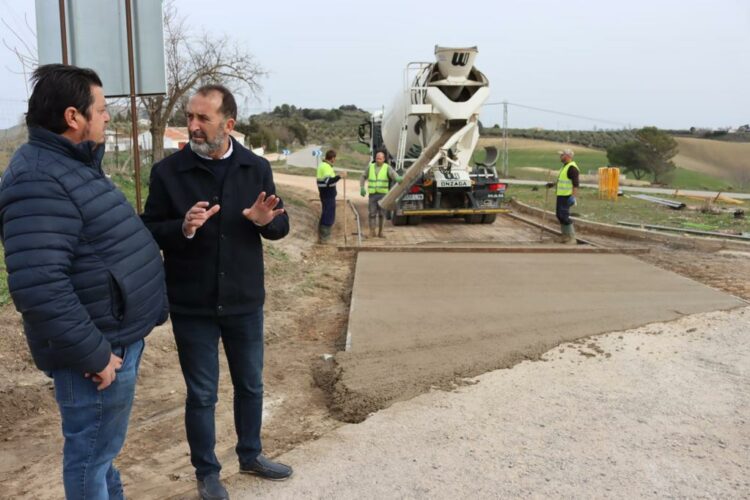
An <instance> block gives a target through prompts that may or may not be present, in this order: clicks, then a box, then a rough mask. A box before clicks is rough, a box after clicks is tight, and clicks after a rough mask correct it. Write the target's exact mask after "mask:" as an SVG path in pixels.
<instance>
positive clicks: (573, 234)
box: [565, 224, 578, 245]
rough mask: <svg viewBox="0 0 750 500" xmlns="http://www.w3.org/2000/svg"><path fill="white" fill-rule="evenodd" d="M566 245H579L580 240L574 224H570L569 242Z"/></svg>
mask: <svg viewBox="0 0 750 500" xmlns="http://www.w3.org/2000/svg"><path fill="white" fill-rule="evenodd" d="M565 244H566V245H577V244H578V240H576V229H575V228H574V227H573V224H568V241H566V242H565Z"/></svg>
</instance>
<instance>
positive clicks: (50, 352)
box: [0, 128, 168, 372]
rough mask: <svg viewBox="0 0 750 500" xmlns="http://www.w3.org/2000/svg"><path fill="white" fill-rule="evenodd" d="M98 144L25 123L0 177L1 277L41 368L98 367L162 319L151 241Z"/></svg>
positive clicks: (158, 265) (160, 280) (160, 275)
mask: <svg viewBox="0 0 750 500" xmlns="http://www.w3.org/2000/svg"><path fill="white" fill-rule="evenodd" d="M103 155H104V148H103V147H98V148H96V147H95V145H94V143H92V142H83V143H81V144H77V145H76V144H73V143H72V142H70V141H69V140H67V139H66V138H65V137H63V136H61V135H58V134H55V133H52V132H50V131H48V130H45V129H41V128H31V129H29V142H28V143H27V144H24V145H23V146H21V147H20V148H19V149H18V151H16V153H15V155H14V156H13V158H12V160H11V162H10V165H9V166H8V168H7V170H6V171H5V173H4V174H3V178H2V183H1V184H0V234H1V235H2V240H3V244H4V245H5V264H6V267H7V270H8V286H9V289H10V294H11V296H12V298H13V302H14V303H15V305H16V308H17V309H18V311H19V312H21V314H22V316H23V323H24V329H25V331H26V339H27V341H28V344H29V348H30V349H31V354H32V356H33V358H34V361H35V363H36V365H37V366H38V367H39V368H40V369H42V370H53V369H57V368H73V369H77V370H80V371H82V372H99V371H101V370H102V369H104V367H105V366H106V365H107V363H108V362H109V357H110V353H111V348H112V347H117V346H121V345H122V346H126V345H129V344H131V343H133V342H135V341H137V340H140V339H141V338H143V337H145V336H146V335H148V333H149V332H150V331H151V329H152V328H153V327H154V326H155V325H157V324H160V323H163V322H164V321H166V319H167V310H168V306H167V301H166V288H165V284H164V268H163V265H162V259H161V255H160V254H159V248H158V246H157V245H156V243H155V242H154V240H153V238H152V237H151V233H150V232H149V231H148V230H147V229H146V228H145V227H144V225H143V223H142V222H141V220H140V218H139V217H138V216H137V215H136V214H135V211H134V210H133V208H132V207H131V206H130V204H129V203H128V202H127V200H126V199H125V196H123V194H122V193H121V192H120V191H119V190H118V189H117V188H115V186H114V185H113V184H112V182H110V181H109V180H108V179H107V178H106V177H105V176H104V174H103V172H102V170H101V160H102V156H103Z"/></svg>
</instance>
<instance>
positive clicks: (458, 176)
mask: <svg viewBox="0 0 750 500" xmlns="http://www.w3.org/2000/svg"><path fill="white" fill-rule="evenodd" d="M477 52H478V51H477V48H476V47H469V48H447V47H438V46H436V47H435V57H436V61H434V62H412V63H409V64H408V65H407V67H406V70H405V72H404V87H405V88H404V91H403V92H402V93H401V94H400V95H399V96H398V98H397V99H396V101H395V103H394V105H393V106H392V107H391V108H389V109H385V110H384V111H382V112H377V113H373V114H372V115H371V116H370V119H369V121H367V122H365V123H363V124H362V125H360V127H359V139H360V142H362V143H365V144H367V145H369V146H370V152H371V154H372V155H374V154H375V153H376V152H378V151H385V152H386V153H387V157H389V158H390V161H391V162H392V163H391V164H392V165H393V166H394V168H395V169H396V171H397V172H399V174H401V175H402V176H403V181H402V182H401V183H399V184H397V185H395V186H393V187H392V189H391V190H390V191H389V193H388V194H387V195H386V196H385V197H384V198H383V200H382V201H381V206H382V207H383V208H385V209H386V210H388V211H391V212H392V217H391V220H392V221H393V224H394V225H397V226H399V225H406V224H412V225H414V224H419V223H420V221H421V220H422V217H425V216H442V217H446V216H448V217H462V218H463V219H464V220H465V221H466V222H467V223H470V224H479V223H484V224H491V223H493V222H495V218H496V217H497V214H498V213H502V212H506V211H507V210H504V209H501V208H500V203H501V201H502V200H503V199H504V197H505V190H506V185H505V184H503V183H501V182H499V180H498V175H497V170H496V169H495V163H496V162H497V156H498V153H497V149H496V148H493V147H489V148H486V153H485V155H484V159H483V160H482V161H480V162H475V163H474V164H473V165H472V164H471V160H472V156H473V154H474V149H475V148H476V146H477V142H478V140H479V111H480V109H481V107H482V105H483V104H484V102H485V101H486V100H487V98H488V97H489V82H488V80H487V77H485V76H484V75H483V74H482V73H481V72H480V71H479V70H478V69H477V68H476V67H475V66H474V60H475V58H476V56H477Z"/></svg>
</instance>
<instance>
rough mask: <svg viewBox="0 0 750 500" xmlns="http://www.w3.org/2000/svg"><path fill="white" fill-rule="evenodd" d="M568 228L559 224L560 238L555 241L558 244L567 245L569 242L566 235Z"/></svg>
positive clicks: (568, 237) (568, 236)
mask: <svg viewBox="0 0 750 500" xmlns="http://www.w3.org/2000/svg"><path fill="white" fill-rule="evenodd" d="M569 227H570V226H566V225H565V224H560V233H561V234H560V237H559V238H558V239H557V242H558V243H562V244H563V245H565V244H567V243H568V241H569V240H570V235H569V234H568V228H569Z"/></svg>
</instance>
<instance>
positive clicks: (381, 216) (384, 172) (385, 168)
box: [359, 151, 402, 238]
mask: <svg viewBox="0 0 750 500" xmlns="http://www.w3.org/2000/svg"><path fill="white" fill-rule="evenodd" d="M401 179H402V177H401V176H400V175H398V174H397V173H396V171H395V170H394V169H393V167H391V166H390V165H388V164H387V163H386V162H385V153H383V152H382V151H378V152H377V153H375V162H374V163H370V165H368V167H367V168H366V169H365V171H364V172H362V177H360V179H359V193H360V194H361V195H362V196H366V195H367V194H368V193H369V195H370V199H369V203H368V222H369V224H370V237H371V238H373V237H374V236H375V228H376V227H377V230H378V238H384V236H383V223H384V222H385V211H384V210H383V209H382V208H381V207H380V204H379V203H378V202H379V201H380V200H382V199H383V197H384V196H385V195H386V194H387V193H388V189H389V185H390V181H394V182H401ZM365 182H367V189H365Z"/></svg>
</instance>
